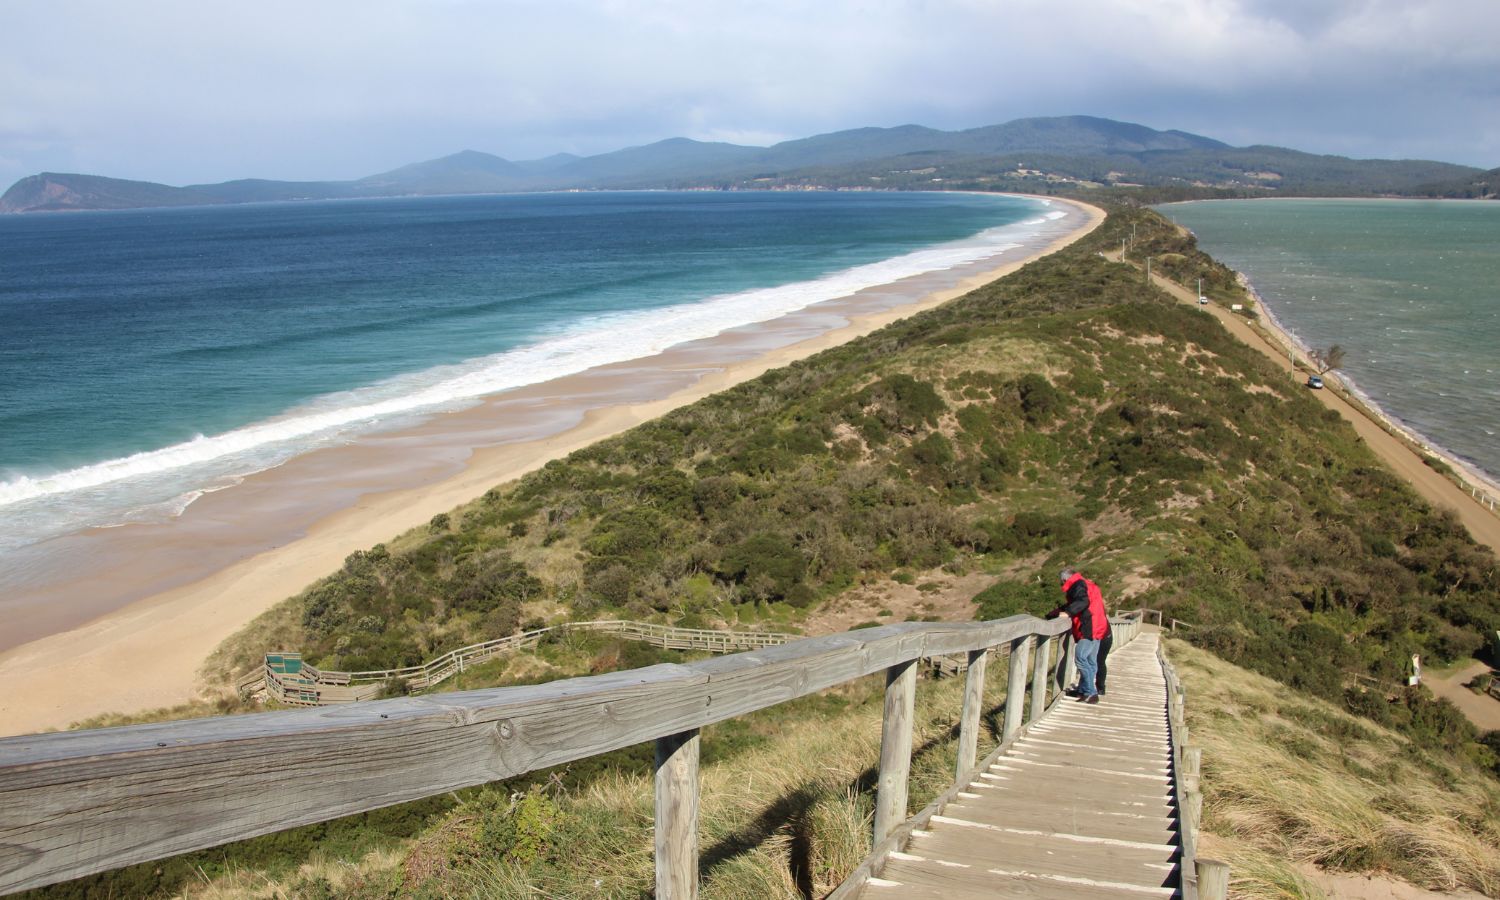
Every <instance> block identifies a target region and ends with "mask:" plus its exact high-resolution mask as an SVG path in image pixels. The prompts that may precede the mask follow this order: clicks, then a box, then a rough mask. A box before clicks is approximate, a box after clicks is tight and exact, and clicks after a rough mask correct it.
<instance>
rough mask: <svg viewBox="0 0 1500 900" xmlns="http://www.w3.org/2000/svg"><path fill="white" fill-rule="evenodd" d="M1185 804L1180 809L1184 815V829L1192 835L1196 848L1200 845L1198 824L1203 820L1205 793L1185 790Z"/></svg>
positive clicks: (1193, 844) (1183, 796)
mask: <svg viewBox="0 0 1500 900" xmlns="http://www.w3.org/2000/svg"><path fill="white" fill-rule="evenodd" d="M1182 799H1183V806H1184V807H1185V808H1184V809H1182V810H1181V811H1180V815H1181V816H1182V824H1183V830H1184V831H1186V832H1187V833H1188V835H1190V836H1191V837H1190V839H1191V841H1192V846H1193V848H1194V849H1196V848H1197V846H1198V826H1199V825H1200V824H1201V823H1202V822H1203V794H1202V793H1201V792H1199V791H1185V792H1183V795H1182Z"/></svg>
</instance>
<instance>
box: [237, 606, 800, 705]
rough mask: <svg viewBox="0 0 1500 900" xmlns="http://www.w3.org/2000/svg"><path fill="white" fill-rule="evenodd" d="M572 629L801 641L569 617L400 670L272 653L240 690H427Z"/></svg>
mask: <svg viewBox="0 0 1500 900" xmlns="http://www.w3.org/2000/svg"><path fill="white" fill-rule="evenodd" d="M569 632H592V633H595V634H614V635H619V636H620V637H623V638H627V639H629V640H633V641H641V642H643V643H647V644H652V645H655V646H657V647H663V648H666V649H669V650H706V651H708V652H710V653H737V652H739V651H742V650H758V649H761V648H764V647H774V646H778V645H780V644H785V643H786V642H787V641H791V640H796V639H797V635H795V634H783V633H781V632H773V631H717V630H714V629H710V628H676V627H673V626H671V625H656V624H653V623H651V622H628V621H621V620H614V619H608V620H604V619H601V620H597V621H592V622H564V623H562V624H559V625H550V626H548V627H546V628H536V629H533V630H531V631H525V632H522V633H520V634H512V635H507V636H506V637H503V638H496V639H495V640H492V641H484V642H482V643H478V644H470V645H469V646H467V647H459V648H458V649H457V650H450V651H448V652H447V653H444V654H443V655H441V656H439V657H436V658H434V659H432V660H429V661H428V662H425V663H423V664H422V665H420V666H407V667H405V668H400V669H371V670H368V671H364V672H337V671H333V670H328V669H319V668H317V667H316V666H313V665H312V664H310V663H307V662H304V661H303V660H302V655H301V654H300V653H289V652H284V653H268V654H266V659H265V663H264V664H263V665H262V666H261V668H260V669H259V670H257V671H255V672H252V673H250V675H248V676H246V677H245V678H242V679H241V680H240V681H239V682H238V685H237V686H238V688H239V690H240V692H241V693H253V692H255V691H258V690H261V689H264V690H265V692H266V694H267V695H268V696H270V697H272V698H274V699H276V700H279V701H280V702H282V703H286V704H288V705H290V706H328V705H332V704H335V703H354V702H358V701H362V700H373V699H375V698H376V697H378V696H380V694H381V692H382V691H384V690H385V688H386V685H387V684H388V683H390V682H392V681H400V682H404V683H405V685H406V688H407V690H409V691H414V692H415V691H425V690H428V689H430V688H433V687H436V686H437V685H439V684H441V683H443V682H444V681H447V680H448V679H449V678H452V677H453V676H454V675H457V674H459V673H460V672H462V671H464V670H465V669H468V668H472V667H473V666H477V665H479V664H480V663H483V662H487V661H489V660H491V659H494V658H495V657H497V656H500V655H502V654H505V653H511V652H514V651H516V650H521V649H524V648H527V647H535V646H536V645H537V644H540V643H541V642H542V641H543V640H545V639H546V638H547V637H548V636H550V635H553V634H566V633H569Z"/></svg>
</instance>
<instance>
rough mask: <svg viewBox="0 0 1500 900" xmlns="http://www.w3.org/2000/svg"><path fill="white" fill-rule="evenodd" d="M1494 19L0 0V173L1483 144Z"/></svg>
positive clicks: (1489, 153) (1070, 0)
mask: <svg viewBox="0 0 1500 900" xmlns="http://www.w3.org/2000/svg"><path fill="white" fill-rule="evenodd" d="M62 23H66V24H62ZM1497 26H1500V3H1495V2H1494V0H1430V2H1426V3H1420V4H1413V3H1409V2H1396V0H1321V2H1318V3H1306V2H1304V0H1007V2H1004V3H997V2H994V0H930V2H921V0H904V2H903V0H867V2H859V0H824V2H820V3H816V4H808V3H804V2H791V0H765V2H761V3H757V4H743V3H728V2H720V3H713V2H703V0H698V2H687V0H657V2H641V0H632V2H623V0H550V2H540V0H510V2H495V3H489V2H477V0H428V2H418V0H362V2H355V0H323V2H319V3H306V2H291V0H263V2H259V3H255V4H230V3H223V2H203V0H199V2H187V0H161V2H155V3H152V4H147V5H137V4H116V3H108V2H103V0H54V2H52V3H49V4H46V5H42V4H24V3H17V4H6V5H5V6H4V7H3V9H0V30H3V31H4V33H6V34H7V35H8V36H9V40H8V41H7V47H8V51H7V55H6V58H5V59H4V60H3V61H0V81H3V83H4V84H5V85H6V91H5V97H4V102H3V104H0V157H5V158H7V159H12V160H18V161H19V163H17V164H12V165H7V164H5V163H3V162H0V178H3V177H5V176H7V175H9V176H11V177H16V176H19V175H21V174H27V173H28V172H30V171H38V170H41V169H47V168H51V169H56V168H62V167H65V166H64V165H63V163H68V162H76V163H78V164H79V165H83V164H87V165H89V166H92V167H95V170H97V171H101V172H107V173H109V174H118V175H122V176H125V177H140V178H151V179H155V180H163V181H168V182H173V183H183V182H189V181H199V180H217V179H222V178H230V177H237V176H243V175H258V176H264V177H290V178H297V177H306V178H338V177H354V176H358V175H361V174H367V173H369V172H373V171H378V170H381V169H385V168H391V167H394V166H396V165H400V164H402V163H405V162H410V161H414V160H417V159H422V158H428V157H432V156H437V155H441V154H444V153H449V152H452V151H455V150H458V149H462V148H465V147H472V148H474V149H480V150H488V151H490V152H496V153H500V154H501V155H505V156H509V157H512V158H526V157H531V156H541V155H545V154H548V153H552V152H555V151H558V150H570V151H573V152H582V153H592V152H600V151H604V150H610V149H614V148H617V147H621V146H625V145H628V144H635V143H644V142H647V141H651V140H656V139H660V138H664V137H669V136H673V135H678V134H683V135H688V136H692V137H696V138H700V139H705V140H731V141H736V142H745V143H755V144H764V143H769V142H774V141H775V140H778V139H781V138H783V137H789V136H790V137H798V136H806V135H809V134H814V133H818V132H822V131H828V130H833V129H838V128H847V127H856V126H861V125H896V124H903V123H906V122H917V123H922V124H928V125H933V126H935V127H967V126H974V125H982V124H992V123H995V122H1000V121H1005V120H1007V119H1010V118H1014V117H1016V116H1019V115H1060V114H1068V113H1079V112H1083V113H1090V114H1095V115H1105V116H1110V117H1113V118H1120V119H1126V120H1134V121H1142V122H1144V123H1145V124H1148V125H1153V126H1155V127H1163V128H1173V127H1177V128H1185V129H1188V130H1196V131H1200V132H1203V133H1206V134H1209V135H1212V136H1218V137H1225V138H1229V139H1231V140H1234V141H1236V142H1267V143H1284V144H1293V145H1296V146H1299V147H1301V148H1303V149H1310V150H1317V151H1331V152H1345V153H1353V154H1357V155H1366V156H1376V155H1396V154H1397V153H1399V152H1407V151H1398V150H1397V149H1396V148H1398V147H1407V148H1412V147H1425V148H1427V149H1426V150H1424V151H1423V152H1422V155H1428V156H1437V157H1447V158H1455V159H1459V160H1462V161H1471V162H1480V163H1484V164H1488V165H1494V164H1495V163H1500V143H1497V141H1496V137H1495V135H1496V132H1497V131H1500V104H1497V103H1495V102H1494V100H1495V98H1496V95H1497V92H1500V52H1497V50H1496V47H1495V45H1494V42H1493V41H1492V38H1493V35H1494V34H1495V33H1497V32H1500V27H1497ZM1460 111H1461V112H1460ZM1438 113H1441V114H1438ZM1450 113H1451V114H1450ZM1324 125H1330V126H1331V127H1330V128H1323V127H1322V126H1324ZM1334 128H1336V130H1333V129H1334ZM59 160H60V161H61V162H58V161H59Z"/></svg>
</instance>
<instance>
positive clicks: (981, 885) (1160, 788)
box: [859, 633, 1182, 900]
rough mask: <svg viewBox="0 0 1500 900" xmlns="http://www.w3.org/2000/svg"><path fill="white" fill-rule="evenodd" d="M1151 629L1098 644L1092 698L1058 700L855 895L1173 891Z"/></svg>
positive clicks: (1166, 743) (1172, 810)
mask: <svg viewBox="0 0 1500 900" xmlns="http://www.w3.org/2000/svg"><path fill="white" fill-rule="evenodd" d="M1157 644H1158V639H1157V635H1156V634H1154V633H1143V634H1141V635H1140V636H1138V637H1137V638H1136V639H1135V640H1133V641H1131V642H1130V643H1129V644H1127V645H1126V646H1124V647H1122V648H1120V649H1118V650H1116V651H1115V652H1114V653H1111V654H1110V657H1109V681H1108V685H1107V687H1108V693H1107V694H1106V695H1105V696H1104V697H1102V698H1101V700H1100V702H1099V703H1098V704H1084V703H1079V702H1077V701H1074V700H1072V699H1071V698H1070V699H1065V700H1064V701H1062V702H1061V703H1059V704H1058V705H1057V706H1055V707H1053V708H1052V710H1051V711H1050V712H1048V713H1047V714H1046V715H1044V716H1042V717H1041V718H1039V719H1037V720H1036V721H1035V722H1033V723H1031V724H1030V725H1029V726H1028V727H1027V729H1026V731H1025V733H1024V734H1022V735H1021V736H1020V737H1018V738H1017V739H1016V741H1015V742H1014V743H1013V744H1012V745H1011V747H1010V749H1009V750H1008V751H1007V752H1005V753H1004V754H1003V755H1002V756H1000V757H999V758H998V759H996V760H995V761H994V762H993V763H992V764H991V765H990V766H989V767H988V769H987V770H986V771H982V772H980V773H979V776H978V777H977V778H976V779H974V780H973V781H971V782H970V783H969V784H968V785H967V786H965V787H964V788H962V789H961V790H960V791H959V793H958V794H957V796H956V797H955V799H954V800H953V801H952V802H950V803H948V804H947V805H946V806H945V807H944V808H943V809H942V811H941V812H940V813H939V814H938V815H934V816H933V817H932V818H931V820H930V821H929V822H928V823H927V827H926V828H922V829H918V830H916V831H914V832H913V833H912V837H911V840H910V841H909V842H908V844H907V846H906V848H905V850H904V851H901V852H895V853H892V854H891V855H890V856H889V857H888V859H887V862H886V863H885V865H884V866H883V867H882V869H881V870H880V873H879V876H878V877H875V878H871V879H870V880H869V881H867V882H866V883H865V885H864V887H863V889H862V891H861V892H860V894H859V896H860V897H863V898H874V900H923V898H933V900H962V898H979V897H986V898H990V897H1031V898H1057V900H1064V898H1076V900H1090V898H1095V897H1101V898H1102V897H1137V898H1145V897H1173V896H1179V895H1180V894H1181V887H1182V871H1181V865H1180V862H1181V859H1182V842H1181V839H1180V822H1179V816H1178V809H1177V805H1176V801H1175V797H1176V796H1177V791H1176V785H1175V782H1174V774H1175V773H1174V772H1173V766H1172V759H1173V754H1172V746H1171V730H1170V728H1169V727H1168V712H1167V710H1168V706H1167V683H1166V678H1165V675H1164V672H1163V670H1162V665H1161V662H1160V661H1159V660H1158V658H1157Z"/></svg>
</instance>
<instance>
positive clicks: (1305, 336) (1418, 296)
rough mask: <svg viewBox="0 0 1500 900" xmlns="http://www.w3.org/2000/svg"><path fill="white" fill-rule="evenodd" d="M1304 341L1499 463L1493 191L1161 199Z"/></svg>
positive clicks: (1411, 422)
mask: <svg viewBox="0 0 1500 900" xmlns="http://www.w3.org/2000/svg"><path fill="white" fill-rule="evenodd" d="M1160 211H1161V212H1163V213H1165V214H1166V215H1168V216H1170V217H1171V218H1172V219H1174V220H1175V221H1177V222H1179V223H1180V224H1182V225H1185V226H1187V227H1188V228H1190V229H1192V231H1193V232H1194V233H1195V234H1196V235H1197V236H1198V242H1199V245H1200V246H1202V247H1203V249H1204V250H1206V251H1208V252H1209V253H1211V254H1213V256H1214V257H1216V258H1218V259H1219V260H1221V261H1223V262H1224V263H1225V264H1226V265H1229V266H1231V267H1233V268H1234V269H1236V270H1238V271H1240V272H1242V273H1244V275H1245V276H1246V277H1247V278H1249V280H1250V283H1251V284H1252V285H1253V286H1254V288H1255V290H1256V292H1257V293H1259V294H1260V296H1261V298H1262V299H1263V300H1264V302H1265V304H1266V306H1267V308H1268V309H1269V310H1270V311H1271V313H1272V314H1273V315H1274V316H1275V317H1276V319H1277V320H1278V321H1279V322H1280V323H1281V324H1282V326H1283V327H1285V328H1286V329H1287V330H1288V331H1290V332H1292V333H1293V334H1294V335H1295V336H1296V337H1297V338H1298V340H1300V341H1301V342H1302V343H1303V344H1304V345H1305V346H1308V347H1327V346H1329V345H1331V344H1339V345H1340V346H1342V347H1343V348H1344V350H1345V351H1346V354H1347V355H1346V357H1345V363H1344V368H1343V370H1342V372H1343V374H1344V375H1345V376H1346V378H1348V379H1350V380H1352V382H1353V384H1354V386H1355V387H1356V389H1357V390H1359V391H1360V392H1361V393H1363V394H1364V395H1366V397H1367V398H1368V399H1370V400H1371V401H1373V402H1374V403H1375V404H1376V405H1378V406H1379V407H1380V408H1381V409H1383V410H1385V411H1386V412H1387V413H1388V414H1390V415H1391V416H1393V417H1394V418H1396V419H1397V420H1399V421H1401V422H1402V423H1403V424H1405V425H1407V426H1409V427H1410V428H1412V429H1413V430H1415V431H1416V432H1418V433H1419V434H1421V435H1423V436H1424V437H1425V438H1427V439H1428V441H1429V442H1431V443H1432V444H1434V445H1435V446H1438V447H1440V448H1442V449H1444V450H1446V451H1447V452H1449V453H1452V454H1454V455H1455V456H1457V457H1458V458H1460V459H1462V460H1464V461H1465V462H1467V463H1469V464H1471V465H1474V466H1476V467H1477V468H1479V469H1481V470H1483V471H1484V472H1485V473H1486V474H1488V475H1490V476H1491V477H1495V476H1497V475H1500V203H1479V202H1473V203H1459V202H1438V201H1432V202H1425V201H1408V200H1373V201H1354V200H1295V201H1292V200H1288V201H1255V200H1245V201H1213V202H1202V203H1180V204H1172V205H1170V206H1164V207H1161V209H1160Z"/></svg>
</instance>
